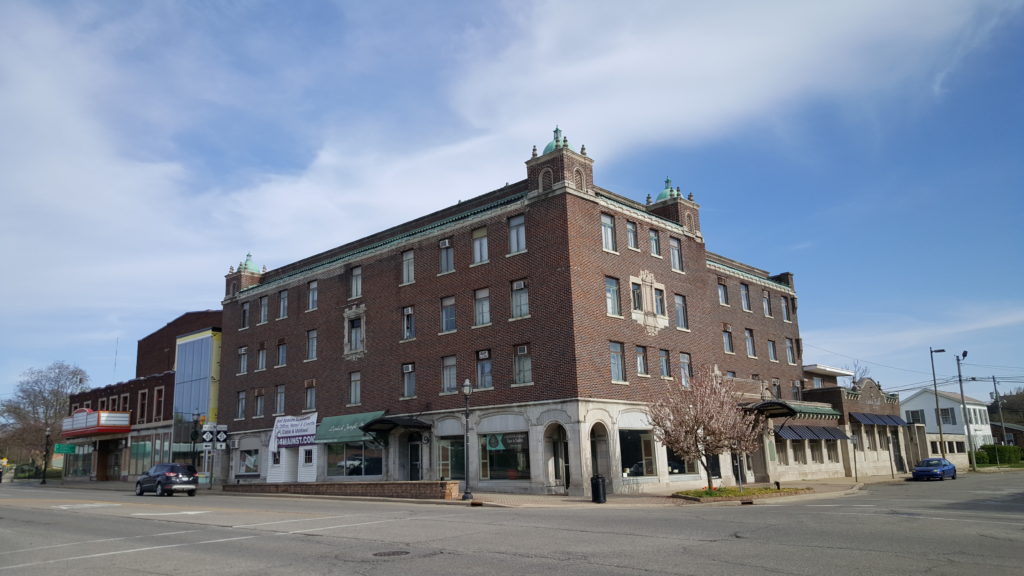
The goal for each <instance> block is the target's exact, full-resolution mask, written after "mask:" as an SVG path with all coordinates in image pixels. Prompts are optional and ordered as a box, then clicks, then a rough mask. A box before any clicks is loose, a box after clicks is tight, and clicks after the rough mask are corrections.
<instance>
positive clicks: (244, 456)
mask: <svg viewBox="0 0 1024 576" xmlns="http://www.w3.org/2000/svg"><path fill="white" fill-rule="evenodd" d="M238 473H239V474H259V473H260V451H259V449H255V450H239V451H238Z"/></svg>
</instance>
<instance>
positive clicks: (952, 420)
mask: <svg viewBox="0 0 1024 576" xmlns="http://www.w3.org/2000/svg"><path fill="white" fill-rule="evenodd" d="M939 416H940V417H941V418H942V423H943V424H946V425H949V426H955V425H956V411H955V410H954V409H953V408H940V409H939Z"/></svg>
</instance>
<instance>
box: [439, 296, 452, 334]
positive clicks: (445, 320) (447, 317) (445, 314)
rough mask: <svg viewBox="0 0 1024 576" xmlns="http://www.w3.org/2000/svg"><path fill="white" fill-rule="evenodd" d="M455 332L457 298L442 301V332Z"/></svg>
mask: <svg viewBox="0 0 1024 576" xmlns="http://www.w3.org/2000/svg"><path fill="white" fill-rule="evenodd" d="M454 331H455V297H454V296H448V297H447V298H442V299H441V332H442V333H444V332H454Z"/></svg>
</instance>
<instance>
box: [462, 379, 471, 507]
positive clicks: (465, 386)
mask: <svg viewBox="0 0 1024 576" xmlns="http://www.w3.org/2000/svg"><path fill="white" fill-rule="evenodd" d="M472 393H473V385H472V384H471V383H470V382H469V378H466V381H465V382H463V383H462V397H463V398H465V399H466V411H465V416H466V423H465V424H466V425H465V427H464V428H463V432H464V433H465V438H464V439H463V445H462V469H463V474H464V475H465V479H466V480H465V482H466V491H465V492H463V493H462V499H463V500H472V499H473V493H472V492H470V491H469V395H470V394H472Z"/></svg>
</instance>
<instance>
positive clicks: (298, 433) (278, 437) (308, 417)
mask: <svg viewBox="0 0 1024 576" xmlns="http://www.w3.org/2000/svg"><path fill="white" fill-rule="evenodd" d="M316 417H317V413H316V412H312V413H310V414H304V415H302V416H278V417H277V418H276V419H274V431H273V432H272V433H271V434H270V451H271V452H277V451H278V450H279V449H281V448H295V447H296V446H306V445H308V444H312V443H313V441H314V439H315V438H316Z"/></svg>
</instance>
